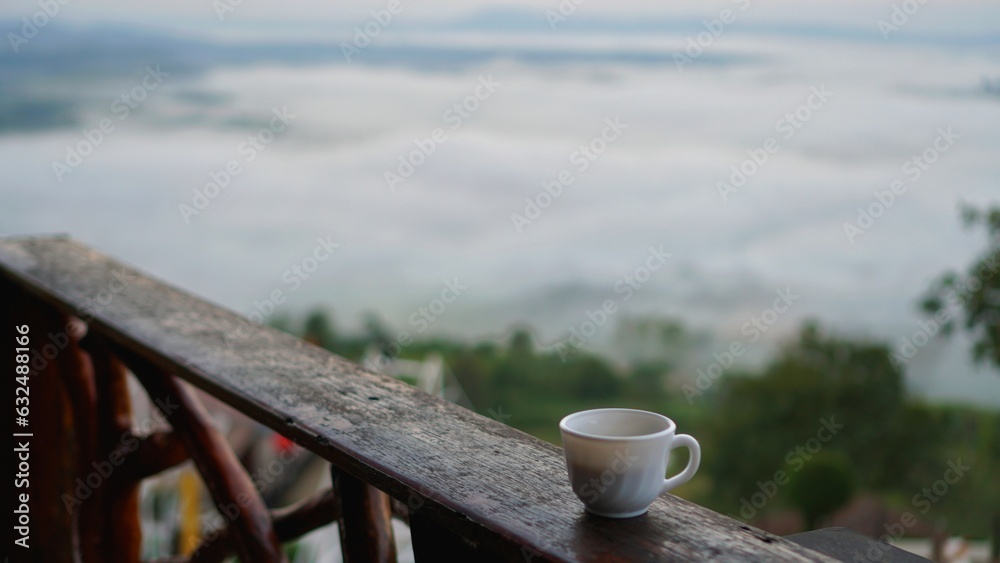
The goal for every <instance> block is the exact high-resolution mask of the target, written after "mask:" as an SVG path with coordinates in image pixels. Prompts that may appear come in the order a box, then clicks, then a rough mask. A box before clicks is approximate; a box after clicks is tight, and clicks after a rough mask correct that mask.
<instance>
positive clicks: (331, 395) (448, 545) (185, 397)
mask: <svg viewBox="0 0 1000 563" xmlns="http://www.w3.org/2000/svg"><path fill="white" fill-rule="evenodd" d="M0 289H2V291H3V293H4V296H5V297H4V300H5V301H6V302H7V303H9V304H10V305H11V306H10V307H7V308H6V313H5V315H4V321H5V323H6V324H5V326H7V327H14V328H15V330H16V331H17V334H16V335H15V336H16V337H17V338H18V341H17V342H18V350H19V351H18V352H17V355H15V357H14V368H15V370H18V367H17V366H21V365H27V366H29V367H30V378H29V380H28V383H29V385H30V390H31V394H30V414H29V413H28V412H27V411H26V414H25V418H27V419H28V422H27V424H28V426H27V427H25V428H20V429H18V428H16V427H15V432H16V433H22V434H30V436H25V437H24V438H26V439H28V440H29V443H30V448H31V453H32V456H31V485H30V502H29V505H30V510H31V524H30V528H31V533H32V537H31V543H32V546H31V551H32V558H33V559H34V560H39V561H50V562H70V561H83V562H98V561H116V562H117V561H123V562H128V561H137V560H138V559H139V553H140V544H141V539H142V538H141V530H140V523H139V513H138V506H137V504H138V486H139V483H140V482H141V481H142V480H143V479H145V478H148V477H150V476H152V475H155V474H157V473H159V472H161V471H163V470H165V469H167V468H170V467H173V466H175V465H177V464H179V463H181V462H183V461H185V460H187V459H189V458H190V459H191V460H193V462H194V464H195V466H196V467H197V469H198V472H199V474H200V475H201V477H202V479H203V481H204V483H205V485H206V487H207V489H208V491H209V492H210V494H211V497H212V500H213V504H214V505H215V506H216V507H218V508H219V512H220V514H222V515H224V516H225V518H226V522H225V526H224V527H223V528H222V529H221V530H216V531H213V532H211V533H208V534H207V535H206V536H205V537H203V538H202V540H201V544H200V546H199V547H198V549H197V550H196V551H195V552H194V554H193V555H192V556H191V557H190V560H191V561H222V560H224V559H225V558H226V557H229V556H231V555H234V554H235V555H237V556H238V557H239V558H240V559H241V560H242V561H248V562H249V561H284V560H285V555H284V552H283V547H282V543H283V542H287V541H290V540H293V539H295V538H297V537H299V536H302V535H303V534H305V533H308V532H310V531H312V530H314V529H316V528H319V527H321V526H324V525H327V524H329V523H332V522H334V521H336V522H337V523H338V524H339V530H340V537H341V546H342V550H343V554H344V559H345V561H348V562H356V561H393V560H394V559H395V544H394V539H393V532H392V526H391V519H392V518H394V517H395V518H398V519H401V520H403V521H404V522H407V523H408V524H409V526H410V529H411V535H412V541H413V549H414V555H415V557H416V559H417V560H418V561H433V562H438V561H449V562H450V561H477V562H479V561H640V560H641V561H653V560H664V559H701V560H709V559H711V560H720V559H732V560H748V559H756V560H768V561H775V560H790V561H802V560H824V559H825V558H824V556H822V555H820V554H819V553H817V552H815V551H811V550H809V549H806V548H804V547H801V546H799V545H797V544H795V543H792V542H789V541H787V540H784V539H782V538H779V537H776V536H773V535H770V534H767V533H765V532H762V531H760V530H757V529H754V528H751V527H749V526H747V525H745V524H743V523H742V522H738V521H736V520H732V519H730V518H727V517H725V516H722V515H720V514H716V513H714V512H712V511H709V510H707V509H705V508H702V507H700V506H697V505H694V504H691V503H689V502H686V501H683V500H681V499H678V498H676V497H673V496H670V495H664V496H662V497H661V498H659V499H657V501H656V502H654V504H653V506H652V507H650V511H649V513H648V514H646V515H644V516H642V517H638V518H633V519H628V520H606V519H602V518H599V517H596V516H590V515H588V514H586V513H585V512H584V511H583V510H582V506H581V505H580V503H579V501H578V500H577V499H576V497H575V496H574V495H573V493H572V491H571V490H570V488H569V486H568V484H567V482H566V477H565V467H564V464H563V460H562V455H561V450H560V449H559V448H556V447H554V446H552V445H550V444H547V443H545V442H542V441H540V440H537V439H535V438H533V437H531V436H528V435H526V434H524V433H522V432H519V431H517V430H514V429H512V428H509V427H507V426H505V425H503V424H501V423H499V422H496V421H494V420H491V419H489V418H486V417H483V416H480V415H478V414H476V413H473V412H471V411H468V410H466V409H463V408H461V407H459V406H457V405H454V404H451V403H448V402H446V401H443V400H441V399H438V398H436V397H432V396H430V395H428V394H426V393H423V392H421V391H419V390H418V389H415V388H413V387H411V386H409V385H407V384H405V383H401V382H399V381H396V380H394V379H392V378H389V377H384V376H381V375H376V374H372V373H369V372H366V371H365V370H363V369H362V368H361V367H360V366H358V365H355V364H353V363H351V362H348V361H347V360H344V359H343V358H340V357H338V356H335V355H333V354H331V353H329V352H327V351H325V350H323V349H320V348H318V347H316V346H313V345H311V344H308V343H305V342H303V341H301V340H299V339H297V338H294V337H292V336H290V335H287V334H284V333H281V332H279V331H276V330H273V329H271V328H268V327H263V326H255V325H252V324H251V323H249V322H248V321H247V320H245V319H243V318H241V317H240V316H238V315H236V314H234V313H232V312H229V311H227V310H224V309H222V308H220V307H217V306H214V305H212V304H209V303H207V302H205V301H203V300H201V299H199V298H197V297H194V296H192V295H190V294H187V293H185V292H182V291H180V290H177V289H175V288H173V287H171V286H169V285H167V284H164V283H162V282H160V281H157V280H155V279H153V278H151V277H148V276H146V275H143V274H141V273H139V272H137V271H136V270H134V269H133V268H131V267H129V266H126V265H123V264H122V263H120V262H117V261H115V260H112V259H110V258H108V257H106V256H104V255H102V254H100V253H98V252H96V251H94V250H91V249H89V248H87V247H85V246H82V245H80V244H78V243H76V242H73V241H71V240H69V239H66V238H61V237H54V238H30V239H0ZM8 330H10V328H8ZM21 354H23V355H24V356H25V357H22V356H21ZM22 360H26V361H22ZM126 370H128V371H131V372H132V373H133V374H134V375H135V376H136V378H137V379H138V380H139V381H140V382H141V383H142V385H143V387H144V388H145V390H146V392H147V394H148V395H149V397H150V399H151V401H152V403H153V404H155V405H158V408H159V409H160V410H161V411H162V414H163V415H164V416H165V418H166V419H167V420H168V421H169V423H170V426H171V428H172V430H170V431H160V432H153V433H150V434H147V435H139V436H134V435H133V434H132V426H133V422H132V419H131V416H132V415H131V406H130V404H129V393H128V390H127V388H126V373H127V372H126ZM20 371H25V370H20ZM20 371H18V373H20ZM180 379H184V380H186V381H187V382H189V383H191V384H194V385H195V386H197V387H199V388H201V389H202V390H204V391H206V392H208V393H210V394H211V395H214V396H215V397H216V398H218V399H220V400H221V401H224V402H225V403H227V404H229V405H230V406H232V407H234V408H235V409H238V410H239V411H242V412H243V413H244V414H246V415H248V416H249V417H251V418H253V419H254V420H257V421H259V422H261V423H263V424H265V425H267V426H269V427H270V428H272V429H274V430H275V431H277V432H279V433H280V434H282V435H284V436H287V437H289V438H290V439H292V440H293V441H294V442H296V443H297V444H299V445H300V446H302V447H304V448H306V449H308V450H310V451H312V452H314V453H315V454H317V455H318V456H320V457H322V458H323V459H326V460H328V461H329V462H330V463H331V465H332V473H333V483H334V485H333V489H332V490H330V491H325V492H322V493H321V494H319V495H318V496H316V497H315V498H312V499H308V500H306V501H304V502H302V503H300V504H298V505H296V506H292V507H288V508H284V509H280V510H274V511H270V510H268V509H267V507H266V506H265V504H264V502H263V501H262V499H261V496H260V494H259V493H258V491H257V490H256V489H255V488H254V485H253V483H252V481H251V479H250V477H249V476H248V475H247V472H246V470H245V469H244V468H243V466H242V465H241V464H240V462H239V460H238V459H237V456H236V455H234V453H233V452H232V450H231V449H230V447H229V445H228V444H227V442H226V440H225V439H224V438H223V436H222V435H221V434H220V433H219V432H218V431H217V430H216V429H215V428H214V427H213V425H212V424H211V421H210V419H209V417H208V415H207V414H206V413H205V411H204V409H203V408H202V407H201V405H200V404H199V402H198V400H197V398H196V396H195V394H194V393H193V392H192V391H191V389H189V388H188V387H186V386H185V385H184V384H182V383H181V381H180ZM105 464H110V466H111V467H112V468H113V470H112V471H109V475H108V476H107V479H106V481H105V482H104V483H103V485H102V486H100V487H96V488H94V489H93V492H92V494H90V495H89V496H87V498H78V496H75V493H74V490H75V487H77V483H78V479H80V478H81V477H82V476H85V475H88V474H91V473H92V472H93V469H94V467H98V466H105ZM176 560H183V559H182V558H177V559H176Z"/></svg>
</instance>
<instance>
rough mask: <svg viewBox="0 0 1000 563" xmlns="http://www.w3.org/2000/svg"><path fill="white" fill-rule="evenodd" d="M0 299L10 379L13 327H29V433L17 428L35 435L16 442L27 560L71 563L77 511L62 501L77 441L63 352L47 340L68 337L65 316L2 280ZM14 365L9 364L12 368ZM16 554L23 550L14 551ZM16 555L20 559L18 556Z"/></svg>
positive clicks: (68, 491)
mask: <svg viewBox="0 0 1000 563" xmlns="http://www.w3.org/2000/svg"><path fill="white" fill-rule="evenodd" d="M0 293H2V294H3V295H4V300H6V301H7V302H8V303H10V305H11V306H10V307H4V308H3V309H4V311H5V312H6V314H4V315H2V320H3V322H4V327H3V333H4V334H10V335H11V338H10V340H8V341H7V342H5V346H6V347H7V350H5V351H4V356H5V358H7V360H5V361H4V364H5V365H11V369H9V370H8V372H7V373H14V365H12V364H13V362H14V361H15V359H14V356H13V355H11V354H10V351H11V349H12V348H13V346H12V344H14V342H15V341H14V332H15V330H14V327H15V326H27V327H28V334H27V336H28V341H29V344H28V346H27V348H29V352H28V355H29V356H30V360H29V361H30V363H29V365H30V366H31V370H30V372H29V373H30V376H29V381H30V384H29V385H30V387H29V389H30V395H29V398H30V404H29V413H28V417H27V419H28V420H29V421H30V423H29V425H28V426H26V427H15V430H14V432H15V433H19V434H31V436H24V437H20V436H16V437H15V438H14V439H15V441H17V440H21V442H18V444H21V443H27V444H28V446H29V448H30V454H29V455H30V458H29V459H30V461H31V471H30V476H31V478H30V481H29V486H28V488H27V489H25V488H20V487H19V488H15V491H16V492H17V493H19V494H27V495H28V505H29V507H30V509H31V521H30V542H29V546H30V547H29V549H30V551H26V552H25V554H28V553H30V557H31V558H33V559H34V560H36V561H51V562H53V563H73V562H74V561H77V558H76V550H77V548H76V546H77V542H78V541H79V540H78V535H77V533H76V527H75V526H74V525H73V513H72V512H71V510H72V509H73V507H74V505H72V504H70V505H69V506H67V505H66V504H65V503H64V500H63V499H64V498H69V499H73V498H74V494H75V493H74V491H73V489H74V483H73V479H74V478H75V477H76V474H77V457H76V440H75V439H74V428H73V421H72V416H71V411H70V406H69V398H68V397H67V395H66V388H65V386H64V385H63V383H62V381H60V378H59V367H58V365H57V363H56V361H55V359H56V357H57V355H58V353H59V350H58V347H57V346H56V345H55V344H53V346H52V347H50V348H45V345H46V344H51V342H50V341H49V337H48V336H47V335H50V334H51V335H58V334H60V333H61V332H63V331H64V329H65V326H60V324H59V323H60V318H61V316H60V315H59V314H57V313H56V312H55V311H54V310H53V309H52V308H50V307H48V306H44V305H43V304H42V303H41V302H40V301H38V300H36V299H35V298H33V297H31V296H29V295H28V294H27V293H26V292H24V291H22V290H21V289H19V288H17V287H15V286H14V285H13V284H10V283H7V282H6V281H5V280H2V279H0ZM8 362H10V364H8ZM11 549H12V550H18V549H21V548H19V547H17V546H12V547H11ZM14 553H17V552H16V551H15V552H14Z"/></svg>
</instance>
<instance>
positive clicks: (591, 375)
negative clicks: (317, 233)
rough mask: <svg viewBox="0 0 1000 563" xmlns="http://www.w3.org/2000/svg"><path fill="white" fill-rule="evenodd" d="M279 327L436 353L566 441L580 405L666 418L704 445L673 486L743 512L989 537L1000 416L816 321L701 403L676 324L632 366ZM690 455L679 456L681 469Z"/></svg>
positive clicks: (350, 343)
mask: <svg viewBox="0 0 1000 563" xmlns="http://www.w3.org/2000/svg"><path fill="white" fill-rule="evenodd" d="M972 215H974V217H975V218H976V220H980V219H982V218H984V217H985V218H987V224H988V225H989V232H990V234H991V241H992V242H991V247H990V249H989V250H988V252H987V253H986V254H984V256H983V258H982V260H980V261H977V263H976V264H973V266H972V267H971V268H970V275H978V277H979V279H980V280H981V281H982V284H981V285H980V286H977V287H979V289H976V288H975V287H973V288H972V289H971V292H966V293H965V294H963V295H964V297H963V300H962V301H960V302H959V303H961V305H962V306H963V307H964V310H965V313H966V315H967V317H968V319H967V322H966V326H967V327H968V329H969V330H970V331H973V332H974V334H975V335H976V338H977V340H976V347H975V349H974V350H973V354H974V356H975V357H976V358H978V359H988V360H989V361H990V362H992V363H993V364H994V365H997V366H1000V356H998V349H1000V348H998V343H1000V297H998V295H1000V285H998V284H1000V276H996V277H991V278H989V279H987V278H986V277H985V276H984V275H983V274H982V273H981V272H982V267H981V265H982V264H987V265H989V264H991V263H992V262H990V260H993V259H995V258H996V257H997V256H998V255H1000V249H998V248H997V240H998V236H1000V235H998V233H1000V211H998V210H994V211H992V212H990V213H989V214H972ZM966 279H968V278H966ZM960 280H961V281H960ZM958 283H966V282H965V281H964V280H963V279H962V278H959V277H958V276H956V275H954V274H952V275H951V276H950V277H949V276H946V277H945V278H944V279H943V280H942V281H941V282H940V283H939V284H937V285H935V287H934V288H932V291H931V292H930V294H929V296H928V298H927V299H926V300H925V307H926V310H928V311H931V312H940V311H941V310H942V307H944V306H948V305H949V304H948V302H947V299H948V298H947V295H946V294H947V292H949V291H955V288H956V287H957V286H956V284H958ZM942 296H944V297H942ZM935 299H938V300H937V301H935ZM942 299H945V300H944V301H942ZM953 304H954V303H952V305H953ZM276 324H278V325H279V326H281V327H282V328H283V329H284V330H290V331H291V332H297V333H299V334H301V335H303V336H304V337H305V338H307V339H308V340H310V341H312V342H314V343H317V344H319V345H321V346H324V347H326V348H328V349H330V350H332V351H334V352H336V353H338V354H340V355H343V356H345V357H348V358H350V359H353V360H357V361H361V360H363V359H364V357H365V355H366V353H370V352H371V351H372V350H382V351H383V352H385V353H387V354H389V355H393V354H395V355H397V356H398V357H400V358H403V359H416V360H420V359H423V358H425V357H427V356H428V355H429V354H432V353H434V354H437V355H439V356H440V357H441V358H442V359H443V360H444V364H445V366H447V370H448V374H449V375H448V378H447V386H448V387H449V389H455V388H459V389H461V391H462V395H463V396H462V398H461V399H460V400H459V402H460V403H462V404H464V405H465V406H466V407H469V408H471V409H473V410H476V411H478V412H479V413H481V414H483V415H486V416H491V417H493V418H496V419H498V420H501V421H503V422H505V423H506V424H510V425H511V426H514V427H516V428H518V429H520V430H523V431H525V432H527V433H529V434H532V435H535V436H537V437H539V438H541V439H543V440H548V441H550V442H552V443H555V444H559V443H560V437H559V431H558V422H559V420H560V419H561V418H562V417H563V416H565V415H567V414H569V413H572V412H575V411H579V410H583V409H588V408H595V407H612V406H620V407H630V408H638V409H645V410H651V411H656V412H660V413H663V414H666V415H667V416H669V417H671V418H673V419H674V420H675V421H676V422H677V424H678V427H679V429H680V431H681V432H686V433H690V434H693V435H695V436H696V437H697V438H698V440H699V441H700V442H701V444H702V450H703V461H702V468H701V470H700V471H699V474H698V476H696V477H695V479H693V480H692V481H691V482H689V483H688V484H686V485H685V486H683V487H681V488H679V489H677V490H676V491H675V493H676V494H678V495H679V496H683V497H686V498H689V499H691V500H693V501H695V502H698V503H700V504H703V505H705V506H708V507H710V508H712V509H714V510H716V511H719V512H722V513H726V514H730V515H734V516H737V517H742V518H745V519H751V520H752V519H754V518H756V517H759V516H762V515H768V514H775V513H780V512H785V511H790V510H793V511H797V512H799V513H800V514H802V516H803V521H804V522H806V524H807V525H808V526H810V527H812V526H822V525H823V521H824V518H826V517H828V516H829V515H830V514H831V513H832V512H834V511H835V510H837V509H838V508H839V507H841V506H843V505H844V504H845V503H848V502H850V501H849V499H850V498H852V497H853V495H858V494H865V495H869V496H875V497H876V498H879V499H882V501H883V503H885V504H886V506H887V507H888V508H889V509H890V511H892V510H895V511H900V512H910V513H912V514H913V515H914V516H916V517H917V518H918V519H920V520H922V521H924V522H925V523H927V524H930V525H932V526H937V525H944V526H946V529H947V530H948V531H949V533H952V534H961V535H965V536H967V537H972V538H986V537H987V536H988V531H989V526H990V522H991V518H992V517H993V514H994V513H995V511H996V510H997V507H998V506H1000V478H998V474H997V468H1000V412H997V411H987V410H984V409H975V408H971V407H967V406H956V405H931V404H926V403H924V402H922V401H920V400H918V399H916V398H914V397H912V396H910V395H908V394H907V392H906V389H905V385H904V381H905V377H904V370H905V368H906V363H905V362H897V361H895V360H894V354H895V352H894V351H893V350H892V349H891V348H890V346H889V345H888V344H887V343H885V342H880V341H872V340H866V339H859V338H854V337H850V336H844V335H836V334H833V333H830V332H829V331H827V330H824V329H823V328H822V327H821V326H820V325H818V324H816V323H807V324H806V325H804V326H803V327H802V328H801V330H800V332H799V334H798V335H797V337H796V338H795V339H794V340H793V341H791V342H787V343H786V344H785V345H784V346H783V347H782V348H781V349H780V350H779V352H778V353H777V354H776V355H775V356H774V357H773V358H772V360H771V361H770V362H768V363H766V364H765V365H764V366H763V367H761V368H759V369H755V370H749V371H748V370H743V371H739V370H738V368H737V367H735V366H734V367H732V368H730V369H729V370H728V371H727V372H726V373H725V374H724V375H723V376H722V377H721V378H719V379H718V380H717V381H715V382H714V383H713V384H712V385H711V386H710V387H708V388H707V389H704V390H703V392H702V393H695V394H692V396H691V397H690V400H689V399H688V397H687V396H686V395H685V392H684V388H685V385H687V389H691V387H690V385H692V384H693V383H694V374H693V373H691V369H690V368H685V367H683V366H680V365H679V364H680V362H679V360H677V361H675V359H673V358H672V356H680V352H679V351H681V350H684V349H686V348H692V347H693V345H692V343H694V342H696V341H697V338H695V337H693V336H691V335H690V334H688V333H687V332H686V331H685V329H684V328H683V326H682V325H680V324H679V323H677V322H675V321H671V320H667V319H624V320H623V321H622V323H621V325H619V327H618V328H619V333H618V334H619V336H621V335H625V336H624V340H623V341H622V342H619V344H620V347H621V346H632V352H633V353H632V354H631V356H632V357H633V358H638V359H634V360H632V361H631V362H627V363H613V362H611V361H610V360H608V359H605V358H601V357H597V356H594V355H591V354H588V353H586V352H583V351H577V352H575V353H573V354H569V355H567V356H566V357H565V361H564V359H563V358H561V357H560V355H559V354H558V353H557V352H555V351H551V350H538V349H536V348H535V346H534V339H533V337H532V335H531V334H530V333H529V332H528V331H527V330H524V329H521V330H517V331H515V332H514V333H513V334H512V335H511V336H510V337H509V338H508V339H507V340H506V341H503V342H492V341H488V342H479V343H466V342H457V341H452V340H447V339H434V340H425V341H416V342H412V343H408V344H407V345H405V346H399V345H398V344H397V343H394V342H391V341H390V338H389V337H388V335H389V334H393V332H392V331H390V330H387V329H386V328H385V327H383V325H382V324H381V323H380V322H379V321H378V319H377V318H376V317H374V316H371V317H369V318H368V319H367V320H366V323H365V330H364V331H363V333H362V334H357V335H345V334H342V333H341V332H339V331H337V330H335V329H334V327H333V323H332V322H331V321H330V320H329V319H328V318H327V317H326V316H325V315H324V314H323V313H322V312H319V311H317V312H313V313H311V314H310V315H308V318H307V319H305V321H304V322H303V323H301V324H299V325H298V326H296V323H294V322H292V321H291V320H290V319H288V318H282V319H280V320H279V321H278V322H277V323H276ZM620 340H621V339H620ZM651 342H652V344H653V345H652V346H650V345H649V344H650V343H651ZM649 350H653V351H654V353H649ZM657 350H658V351H660V352H663V351H666V352H665V353H655V351H657ZM704 359H705V360H706V362H705V363H707V361H709V358H704ZM701 365H704V363H703V364H701ZM407 380H408V381H410V382H415V381H416V380H415V379H413V378H408V379H407ZM699 389H700V390H701V388H699ZM675 458H676V459H675ZM686 461H687V460H686V454H684V453H683V450H680V451H679V452H678V455H676V456H672V458H671V465H672V466H676V467H680V466H682V464H683V463H686ZM961 467H968V469H967V470H961V469H956V468H961Z"/></svg>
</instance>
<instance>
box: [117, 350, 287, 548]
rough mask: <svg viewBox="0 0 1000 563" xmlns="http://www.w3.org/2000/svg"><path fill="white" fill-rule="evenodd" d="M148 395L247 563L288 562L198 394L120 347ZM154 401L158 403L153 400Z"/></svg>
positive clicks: (257, 498) (263, 508)
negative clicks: (188, 456) (203, 485)
mask: <svg viewBox="0 0 1000 563" xmlns="http://www.w3.org/2000/svg"><path fill="white" fill-rule="evenodd" d="M116 352H118V355H119V357H121V358H122V359H123V360H124V361H125V362H126V364H127V365H128V366H129V367H130V368H131V369H132V373H134V374H135V376H136V377H137V378H138V379H139V381H140V382H141V383H142V385H143V387H145V388H146V391H148V392H149V395H150V398H155V399H159V400H160V401H161V403H159V405H160V408H161V411H162V410H164V405H170V408H168V409H166V410H170V412H163V415H164V416H165V417H166V418H167V421H168V422H170V425H171V426H172V427H173V428H174V432H176V433H177V434H178V435H179V436H180V438H181V440H182V441H183V443H184V446H185V448H186V449H187V451H188V453H189V454H190V456H191V459H193V460H194V462H195V466H196V467H197V468H198V472H199V473H200V474H201V477H202V479H203V480H204V482H205V485H206V486H207V488H208V490H209V492H210V493H211V495H212V499H213V501H214V502H215V503H216V506H217V507H219V509H220V513H222V516H223V517H225V518H227V520H228V522H227V524H226V528H227V529H229V530H230V532H231V535H232V537H233V539H234V542H233V544H234V545H233V547H234V548H235V549H236V553H237V555H238V556H239V557H240V560H241V561H243V562H244V563H255V562H261V563H270V562H275V561H281V562H284V561H286V558H285V553H284V550H283V548H282V546H281V541H280V540H279V539H278V535H277V534H276V533H275V531H274V527H273V526H272V523H271V515H270V513H269V512H268V510H267V507H266V506H265V505H264V501H263V500H262V499H261V497H260V493H258V492H257V489H256V488H255V487H254V485H253V482H252V481H251V480H250V476H249V475H247V473H246V471H245V470H244V469H243V466H242V465H240V462H239V460H238V459H237V458H236V454H234V453H233V450H232V448H230V447H229V444H228V443H227V442H226V439H225V437H223V436H222V435H221V434H220V433H219V431H218V430H216V429H215V427H214V426H213V425H212V420H211V418H210V417H209V416H208V413H206V412H205V409H204V408H203V407H202V406H201V403H199V402H198V400H197V398H196V397H195V396H194V394H193V393H192V392H191V391H190V390H189V389H187V388H186V387H184V386H182V385H181V384H180V382H179V381H177V380H176V379H175V378H174V376H173V375H171V374H169V373H167V372H165V371H163V370H161V369H159V368H157V367H156V366H155V365H153V364H151V363H150V362H148V361H146V360H145V359H143V358H140V357H139V356H137V355H135V354H132V353H129V352H127V351H123V350H118V349H116ZM155 399H154V401H155Z"/></svg>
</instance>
